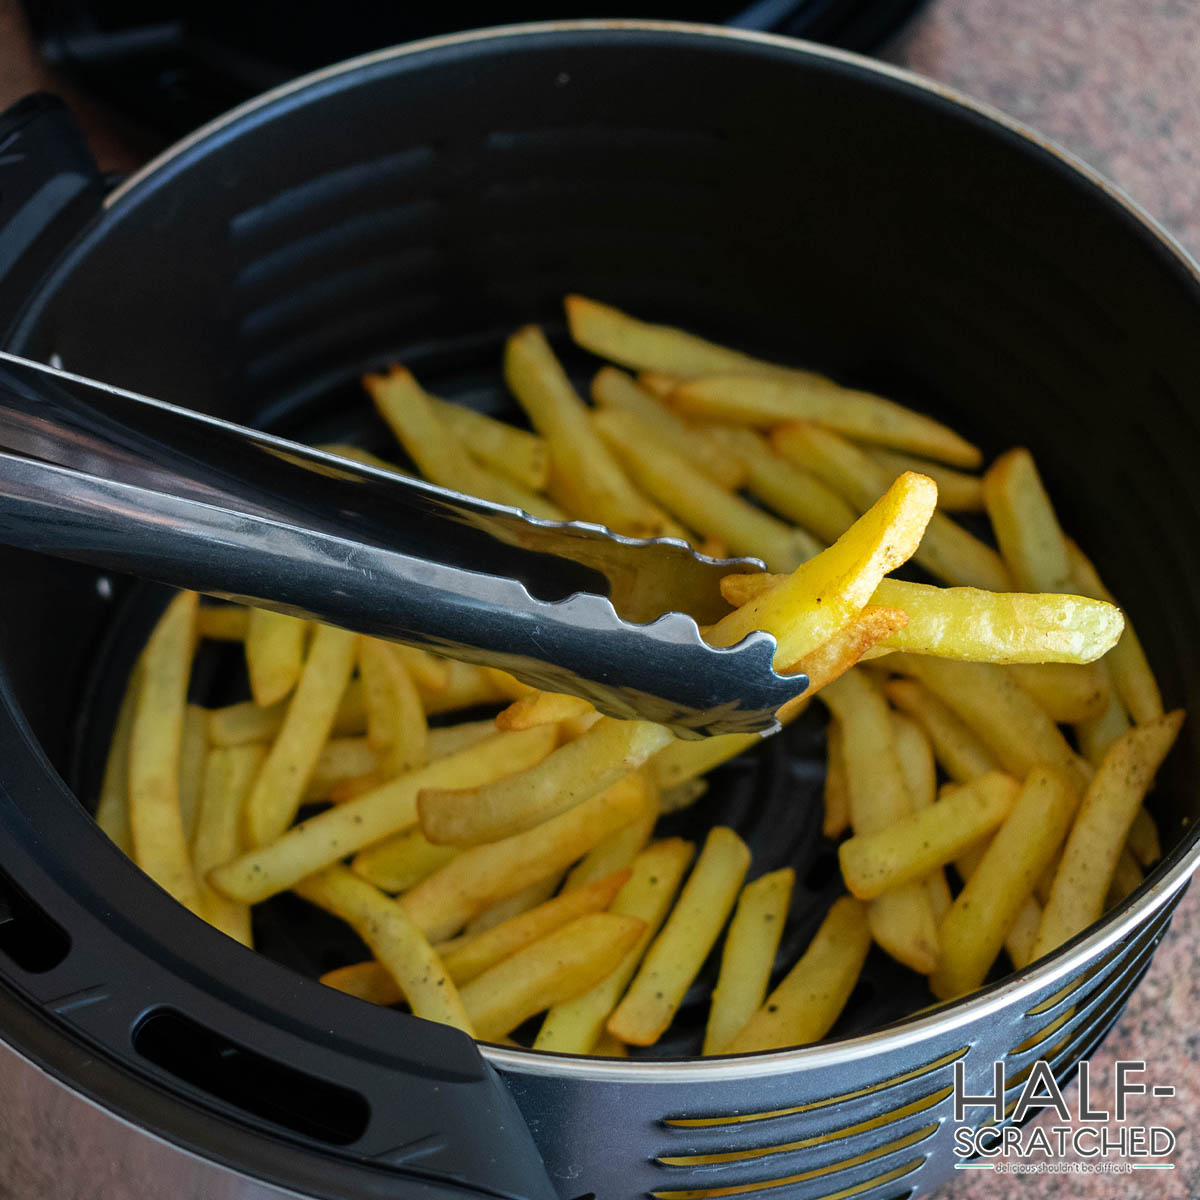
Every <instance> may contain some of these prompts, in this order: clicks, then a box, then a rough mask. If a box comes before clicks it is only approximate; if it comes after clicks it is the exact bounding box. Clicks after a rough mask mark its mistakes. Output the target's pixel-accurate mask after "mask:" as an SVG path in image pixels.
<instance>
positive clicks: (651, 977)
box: [606, 825, 750, 1046]
mask: <svg viewBox="0 0 1200 1200" xmlns="http://www.w3.org/2000/svg"><path fill="white" fill-rule="evenodd" d="M749 865H750V851H749V850H748V849H747V848H746V844H745V842H743V841H742V839H741V838H739V837H738V835H737V834H736V833H734V832H733V830H732V829H729V828H727V827H726V826H723V825H718V826H716V827H715V828H713V829H712V830H710V831H709V834H708V837H707V838H706V839H705V842H704V849H703V851H701V854H700V857H699V859H697V861H696V868H695V870H694V871H693V872H692V874H691V876H690V878H689V879H688V881H687V883H686V884H685V885H684V888H683V891H682V893H681V894H680V897H679V901H678V903H676V905H675V908H674V909H673V910H672V912H671V915H670V916H669V917H668V918H667V921H666V924H665V925H664V926H663V929H662V932H661V933H660V934H659V935H658V937H657V938H656V939H655V940H654V943H653V945H651V947H650V948H649V950H648V951H647V952H646V957H645V959H644V960H643V962H642V965H641V967H640V969H639V970H638V973H637V975H636V976H635V977H634V980H633V982H632V983H631V984H630V985H629V991H628V992H626V993H625V997H624V999H623V1000H622V1001H621V1003H620V1004H619V1005H617V1008H616V1011H615V1012H614V1013H613V1014H612V1016H611V1017H609V1019H608V1022H607V1025H606V1028H607V1029H608V1031H609V1032H610V1033H612V1034H614V1035H615V1036H616V1037H619V1038H620V1039H621V1041H623V1042H629V1043H631V1044H633V1045H635V1046H651V1045H653V1044H654V1043H655V1042H656V1041H658V1039H659V1038H660V1037H661V1036H662V1035H663V1032H664V1031H665V1030H666V1028H667V1026H668V1025H670V1023H671V1020H672V1018H673V1017H674V1016H675V1012H676V1010H677V1009H678V1007H679V1002H680V1001H681V1000H682V999H683V994H684V992H686V991H687V989H688V986H689V985H690V984H691V982H692V980H693V979H695V978H696V973H697V972H698V971H699V970H700V967H701V966H702V965H703V963H704V960H705V958H707V957H708V952H709V951H710V950H711V949H712V947H713V944H714V943H715V942H716V940H717V937H718V936H719V934H720V932H721V928H722V926H724V924H725V919H726V917H728V916H729V912H730V910H731V909H732V908H733V902H734V900H735V899H736V898H737V894H738V890H739V889H740V888H741V886H742V880H743V879H744V878H745V875H746V869H747V867H749Z"/></svg>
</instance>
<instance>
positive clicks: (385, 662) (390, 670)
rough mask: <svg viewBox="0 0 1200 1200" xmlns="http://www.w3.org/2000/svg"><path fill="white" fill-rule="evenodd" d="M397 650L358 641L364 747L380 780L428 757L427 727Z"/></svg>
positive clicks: (367, 640)
mask: <svg viewBox="0 0 1200 1200" xmlns="http://www.w3.org/2000/svg"><path fill="white" fill-rule="evenodd" d="M398 649H399V647H396V646H393V645H392V644H391V643H390V642H381V641H379V640H378V639H377V638H369V637H362V638H359V644H358V669H359V673H360V675H361V676H362V682H363V696H364V698H365V700H366V705H367V743H368V745H369V746H370V747H371V749H372V750H374V751H375V753H376V754H377V755H378V756H379V769H380V770H381V771H382V773H383V776H384V778H391V777H392V776H395V775H399V774H401V773H402V772H404V771H411V770H413V769H415V768H416V767H419V766H421V765H422V764H423V763H424V762H425V761H426V759H427V757H428V754H429V725H428V722H427V721H426V719H425V710H424V708H423V707H422V703H421V697H420V694H419V693H418V691H417V686H416V684H415V683H414V682H413V678H412V676H411V675H410V674H409V672H408V668H407V666H405V663H404V660H403V658H401V656H400V655H399V654H398V653H397V650H398Z"/></svg>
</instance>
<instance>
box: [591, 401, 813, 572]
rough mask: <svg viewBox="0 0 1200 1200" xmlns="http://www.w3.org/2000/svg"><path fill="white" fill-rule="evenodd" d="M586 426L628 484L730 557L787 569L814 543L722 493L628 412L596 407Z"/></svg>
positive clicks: (807, 554)
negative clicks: (711, 539) (724, 548)
mask: <svg viewBox="0 0 1200 1200" xmlns="http://www.w3.org/2000/svg"><path fill="white" fill-rule="evenodd" d="M592 425H593V426H594V428H595V429H596V430H597V431H598V432H599V434H600V436H601V437H602V438H603V440H604V442H605V444H606V445H607V446H608V447H609V448H610V449H611V450H612V452H613V453H614V454H615V455H616V456H617V458H618V460H619V461H620V463H621V465H622V466H623V467H624V468H625V470H626V471H628V473H629V475H630V477H631V478H632V479H633V481H634V482H635V483H636V484H637V485H638V486H639V487H640V488H641V489H642V490H643V491H644V492H646V494H647V495H649V496H650V497H651V499H653V500H655V501H656V502H657V503H659V504H660V505H662V507H663V508H665V509H666V510H667V511H668V512H669V513H671V514H672V515H674V516H675V517H677V518H678V519H679V520H680V521H682V522H683V523H684V524H685V525H686V526H688V528H690V529H695V530H697V531H698V532H699V533H702V534H705V535H707V536H714V537H718V538H720V539H721V540H722V541H723V542H724V543H725V544H726V545H727V546H728V547H729V549H730V550H732V551H733V553H735V554H750V555H753V556H755V557H756V558H761V559H762V560H763V562H765V563H766V564H767V566H768V567H769V568H770V569H771V570H773V571H791V570H792V569H793V568H795V567H797V566H799V565H800V563H802V562H805V561H806V560H807V559H809V558H811V557H812V556H813V555H814V554H815V553H816V552H817V551H818V550H819V549H820V545H819V543H817V542H816V541H815V539H814V538H813V537H812V536H811V535H810V534H808V533H805V532H804V531H803V530H801V529H797V528H796V527H795V526H792V525H788V524H787V523H785V522H783V521H780V520H779V519H778V518H777V517H773V516H771V515H770V514H769V513H766V512H763V510H762V509H760V508H755V507H754V506H753V505H752V504H749V503H748V502H747V501H745V500H743V499H742V498H741V497H740V496H737V495H734V494H732V493H731V492H727V491H726V490H725V489H724V488H722V487H721V486H720V485H719V484H716V483H714V482H713V481H712V480H711V479H710V478H709V477H708V476H707V475H705V474H704V472H703V471H700V470H698V469H697V468H696V467H695V466H693V464H692V463H691V462H689V461H688V460H687V459H686V458H685V457H684V456H683V454H681V453H680V452H679V451H678V450H677V449H676V447H675V446H674V445H673V444H672V443H671V442H669V441H667V440H665V439H663V438H661V437H659V436H658V435H657V433H656V432H655V430H654V429H652V428H651V427H650V426H649V425H648V424H647V423H646V422H644V421H642V420H641V419H640V418H639V417H637V416H636V415H635V414H634V413H632V412H628V411H622V410H620V409H602V410H601V411H599V412H596V413H594V414H593V415H592Z"/></svg>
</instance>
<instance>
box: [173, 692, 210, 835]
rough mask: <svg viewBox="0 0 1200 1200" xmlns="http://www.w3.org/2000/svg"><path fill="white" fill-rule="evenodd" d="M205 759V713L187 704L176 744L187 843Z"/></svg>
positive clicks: (206, 716) (193, 827)
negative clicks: (181, 732) (180, 735)
mask: <svg viewBox="0 0 1200 1200" xmlns="http://www.w3.org/2000/svg"><path fill="white" fill-rule="evenodd" d="M207 759H208V710H207V709H204V708H201V707H200V705H198V704H189V705H188V706H187V707H186V708H185V709H184V710H183V735H182V737H181V738H180V741H179V817H180V820H182V821H183V834H184V837H186V838H187V839H188V841H189V842H190V841H191V840H192V833H193V831H194V830H195V828H196V811H197V809H199V807H200V793H201V791H202V790H203V789H204V764H205V762H206V761H207Z"/></svg>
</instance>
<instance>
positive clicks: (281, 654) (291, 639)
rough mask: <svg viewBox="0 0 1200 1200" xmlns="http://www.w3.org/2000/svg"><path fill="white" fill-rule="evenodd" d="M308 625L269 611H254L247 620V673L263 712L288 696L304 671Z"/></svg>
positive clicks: (295, 618) (255, 701) (253, 609)
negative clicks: (263, 709)
mask: <svg viewBox="0 0 1200 1200" xmlns="http://www.w3.org/2000/svg"><path fill="white" fill-rule="evenodd" d="M307 636H308V622H307V621H302V620H300V619H299V618H298V617H289V616H287V615H286V614H285V613H277V612H271V611H269V610H268V609H265V608H252V609H251V610H250V615H249V616H248V617H247V619H246V669H247V671H248V672H249V674H250V694H251V695H252V696H253V697H254V703H255V704H257V705H258V706H259V707H260V708H268V707H270V706H271V705H272V704H274V703H276V702H277V701H279V700H282V699H283V698H284V697H285V696H287V695H288V694H289V693H290V692H291V690H292V688H294V687H295V686H296V681H297V680H298V679H299V678H300V672H301V670H302V669H303V667H304V641H305V638H306V637H307Z"/></svg>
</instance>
